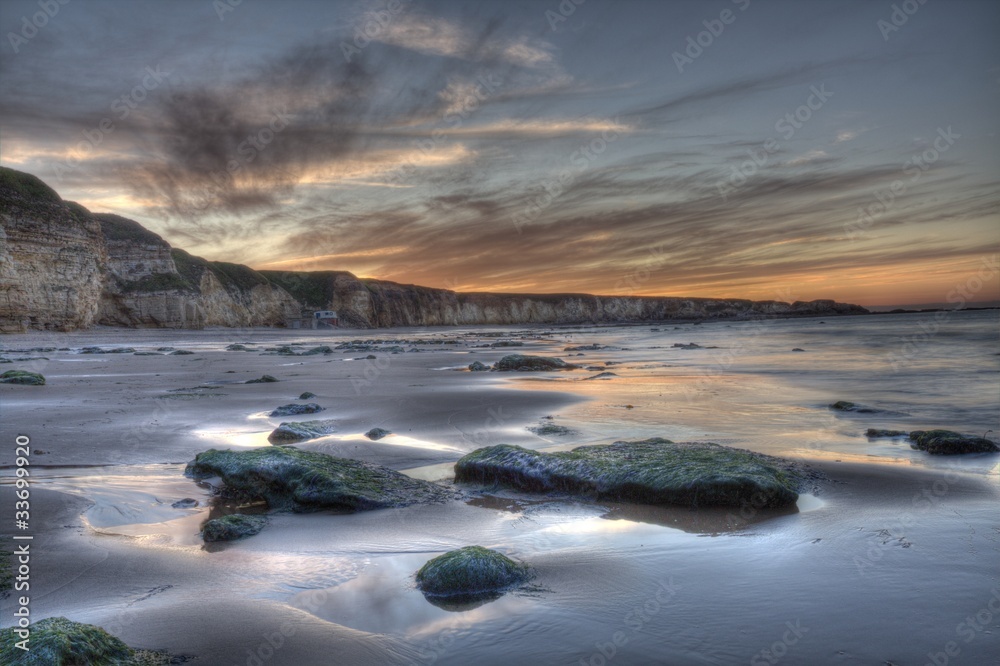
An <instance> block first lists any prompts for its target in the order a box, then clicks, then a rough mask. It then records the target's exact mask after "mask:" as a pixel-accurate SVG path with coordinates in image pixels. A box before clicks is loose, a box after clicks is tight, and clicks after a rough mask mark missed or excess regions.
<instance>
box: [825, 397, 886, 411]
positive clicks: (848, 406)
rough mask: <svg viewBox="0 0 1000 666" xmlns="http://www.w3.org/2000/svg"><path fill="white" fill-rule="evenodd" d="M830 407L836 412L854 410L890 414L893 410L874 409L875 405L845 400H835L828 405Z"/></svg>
mask: <svg viewBox="0 0 1000 666" xmlns="http://www.w3.org/2000/svg"><path fill="white" fill-rule="evenodd" d="M830 409H832V410H835V411H838V412H854V413H855V414H891V413H894V412H888V411H886V410H884V409H876V408H875V407H868V406H866V405H859V404H857V403H855V402H848V401H847V400H838V401H837V402H835V403H833V404H832V405H830Z"/></svg>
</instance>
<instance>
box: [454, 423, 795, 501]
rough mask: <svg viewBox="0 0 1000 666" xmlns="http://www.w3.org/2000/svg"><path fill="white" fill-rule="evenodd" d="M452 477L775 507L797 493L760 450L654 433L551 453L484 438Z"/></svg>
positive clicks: (791, 475)
mask: <svg viewBox="0 0 1000 666" xmlns="http://www.w3.org/2000/svg"><path fill="white" fill-rule="evenodd" d="M455 480H456V481H458V482H475V483H486V484H502V485H507V486H513V487H515V488H519V489H521V490H526V491H531V492H548V491H560V492H568V493H573V494H578V495H587V496H591V497H594V498H595V499H605V500H616V501H626V502H637V503H641V504H686V505H692V506H742V505H744V504H747V503H752V504H753V505H754V506H757V507H777V506H786V505H789V504H792V503H794V502H795V501H796V500H797V499H798V492H797V488H798V485H799V483H800V481H801V477H800V476H799V474H797V473H796V472H795V471H794V470H793V469H792V466H791V463H787V462H786V461H782V460H781V459H779V458H773V457H771V456H766V455H764V454H760V453H754V452H752V451H744V450H742V449H733V448H729V447H727V446H721V445H719V444H712V443H702V442H687V443H675V442H671V441H670V440H667V439H662V438H653V439H646V440H642V441H636V442H624V441H623V442H615V443H614V444H612V445H610V446H580V447H577V448H575V449H573V450H571V451H565V452H558V453H541V452H538V451H532V450H529V449H524V448H521V447H519V446H511V445H509V444H499V445H496V446H489V447H486V448H482V449H478V450H476V451H473V452H472V453H470V454H468V455H466V456H465V457H463V458H462V459H461V460H459V461H458V462H457V463H455Z"/></svg>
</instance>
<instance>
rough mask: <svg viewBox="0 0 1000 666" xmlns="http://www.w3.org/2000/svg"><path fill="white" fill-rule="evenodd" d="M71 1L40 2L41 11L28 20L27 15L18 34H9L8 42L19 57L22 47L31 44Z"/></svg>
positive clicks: (52, 0)
mask: <svg viewBox="0 0 1000 666" xmlns="http://www.w3.org/2000/svg"><path fill="white" fill-rule="evenodd" d="M68 4H69V0H38V7H39V9H41V11H38V12H35V13H34V14H32V15H31V18H28V16H27V15H25V16H22V17H21V29H20V30H18V31H17V32H8V33H7V41H8V42H10V47H11V48H12V49H13V50H14V54H15V55H17V54H18V53H20V52H21V47H22V46H24V45H25V44H27V43H28V42H30V41H31V40H32V39H34V38H35V36H36V35H38V31H39V30H41V29H42V28H44V27H45V26H47V25H48V24H49V21H50V20H52V19H54V18H55V17H56V14H58V13H59V8H60V7H62V6H63V5H68Z"/></svg>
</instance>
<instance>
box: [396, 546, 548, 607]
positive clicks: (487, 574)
mask: <svg viewBox="0 0 1000 666" xmlns="http://www.w3.org/2000/svg"><path fill="white" fill-rule="evenodd" d="M532 577H533V572H532V571H531V569H530V568H528V567H527V566H525V565H524V564H520V563H518V562H515V561H514V560H512V559H510V558H509V557H507V556H506V555H503V554H502V553H498V552H497V551H495V550H490V549H488V548H483V547H482V546H466V547H465V548H459V549H458V550H452V551H449V552H447V553H445V554H444V555H439V556H438V557H435V558H434V559H432V560H429V561H428V562H427V563H426V564H424V566H422V567H420V570H419V571H418V572H417V576H416V579H417V588H418V589H420V590H421V591H422V592H423V593H424V594H425V595H428V596H436V597H470V598H471V597H476V596H483V595H495V594H498V593H502V592H504V591H506V590H509V589H510V588H512V587H515V586H518V585H521V584H523V583H525V582H527V581H528V580H530V579H531V578H532Z"/></svg>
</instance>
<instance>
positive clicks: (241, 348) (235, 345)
mask: <svg viewBox="0 0 1000 666" xmlns="http://www.w3.org/2000/svg"><path fill="white" fill-rule="evenodd" d="M226 351H254V350H253V349H251V348H250V347H247V346H246V345H244V344H240V343H238V342H234V343H233V344H231V345H228V346H227V347H226Z"/></svg>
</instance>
